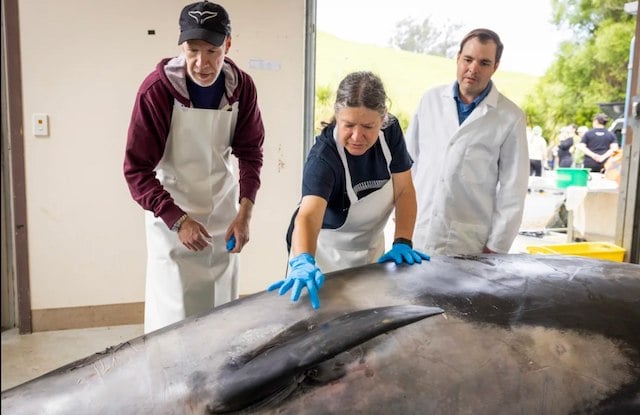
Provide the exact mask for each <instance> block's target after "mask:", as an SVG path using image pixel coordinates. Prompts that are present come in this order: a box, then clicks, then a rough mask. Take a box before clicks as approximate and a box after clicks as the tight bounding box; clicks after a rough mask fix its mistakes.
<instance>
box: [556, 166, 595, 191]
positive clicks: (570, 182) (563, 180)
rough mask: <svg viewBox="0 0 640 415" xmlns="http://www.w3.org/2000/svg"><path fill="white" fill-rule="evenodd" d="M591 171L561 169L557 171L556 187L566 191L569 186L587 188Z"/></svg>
mask: <svg viewBox="0 0 640 415" xmlns="http://www.w3.org/2000/svg"><path fill="white" fill-rule="evenodd" d="M590 171H591V170H589V169H572V168H569V167H559V168H558V170H556V186H557V187H559V188H560V189H564V188H566V187H569V186H586V185H587V182H588V181H589V172H590Z"/></svg>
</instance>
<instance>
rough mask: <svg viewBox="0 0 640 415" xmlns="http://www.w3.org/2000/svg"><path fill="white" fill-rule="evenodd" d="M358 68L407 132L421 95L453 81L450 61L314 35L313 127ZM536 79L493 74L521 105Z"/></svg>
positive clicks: (326, 117)
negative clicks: (378, 86)
mask: <svg viewBox="0 0 640 415" xmlns="http://www.w3.org/2000/svg"><path fill="white" fill-rule="evenodd" d="M360 70H369V71H372V72H374V73H375V74H377V75H378V76H380V78H381V79H382V82H383V83H384V85H385V88H386V90H387V95H388V96H389V98H390V101H391V103H390V108H389V111H390V112H391V113H393V114H395V115H396V116H397V117H398V118H399V119H400V121H401V124H402V126H403V127H404V128H405V129H406V127H407V124H408V121H409V119H410V118H411V117H412V116H413V112H414V111H415V109H416V106H417V105H418V101H419V100H420V97H421V96H422V94H423V93H424V92H425V91H426V90H427V89H428V88H430V87H432V86H435V85H440V84H447V83H451V82H453V80H454V79H455V77H456V63H455V60H453V59H447V58H442V57H439V56H430V55H424V54H420V53H414V52H406V51H403V50H399V49H394V48H385V47H379V46H373V45H367V44H364V43H358V42H350V41H346V40H343V39H340V38H337V37H335V36H333V35H330V34H328V33H324V32H318V36H317V42H316V111H315V125H316V128H318V126H319V123H320V121H328V120H329V119H330V118H331V116H332V114H333V101H334V99H335V91H336V88H337V86H338V84H339V83H340V81H341V80H342V78H344V77H345V76H346V75H347V74H348V73H350V72H353V71H360ZM538 79H539V77H537V76H534V75H529V74H523V73H517V72H506V71H502V70H500V69H498V71H497V72H496V73H495V75H494V76H493V80H494V82H495V84H496V86H497V87H498V90H500V92H502V93H503V94H504V95H505V96H507V97H508V98H509V99H511V100H513V101H514V102H515V103H517V104H519V105H520V104H522V102H523V100H524V97H525V96H526V95H527V94H528V93H529V92H530V91H532V90H533V88H534V86H535V84H536V83H537V82H538Z"/></svg>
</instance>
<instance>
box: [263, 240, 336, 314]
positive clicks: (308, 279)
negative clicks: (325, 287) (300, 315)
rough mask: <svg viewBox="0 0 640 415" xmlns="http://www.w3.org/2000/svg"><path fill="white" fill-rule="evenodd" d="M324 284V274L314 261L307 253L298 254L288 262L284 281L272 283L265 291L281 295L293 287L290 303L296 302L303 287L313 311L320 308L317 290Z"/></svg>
mask: <svg viewBox="0 0 640 415" xmlns="http://www.w3.org/2000/svg"><path fill="white" fill-rule="evenodd" d="M323 283H324V274H323V273H322V271H320V269H319V268H318V266H317V265H316V260H315V259H314V258H313V256H312V255H311V254H309V253H303V254H300V255H298V256H296V257H294V258H291V260H290V261H289V275H287V278H286V279H284V280H280V281H278V282H274V283H273V284H271V285H270V286H269V287H268V288H267V291H273V290H276V289H278V288H279V289H280V290H279V291H278V294H280V295H283V294H285V293H286V292H287V291H289V289H291V288H292V287H293V290H292V291H291V301H293V302H296V301H298V299H299V298H300V293H301V292H302V289H303V288H304V287H307V291H308V292H309V300H310V301H311V306H312V307H313V308H314V309H318V308H320V298H319V297H318V290H320V288H321V287H322V284H323Z"/></svg>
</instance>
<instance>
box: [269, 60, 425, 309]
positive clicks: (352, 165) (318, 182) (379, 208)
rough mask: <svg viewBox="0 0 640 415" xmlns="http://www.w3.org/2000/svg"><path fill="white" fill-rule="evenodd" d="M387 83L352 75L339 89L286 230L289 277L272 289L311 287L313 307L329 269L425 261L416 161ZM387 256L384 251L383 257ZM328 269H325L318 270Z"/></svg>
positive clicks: (282, 291) (294, 292)
mask: <svg viewBox="0 0 640 415" xmlns="http://www.w3.org/2000/svg"><path fill="white" fill-rule="evenodd" d="M386 101H387V96H386V93H385V90H384V86H383V84H382V81H381V80H380V78H379V77H378V76H376V75H375V74H373V73H371V72H353V73H351V74H349V75H347V76H346V77H345V78H344V79H343V80H342V81H341V82H340V85H339V86H338V91H337V93H336V101H335V104H334V120H333V121H332V122H331V123H330V124H328V125H325V126H324V128H323V130H322V132H321V133H320V135H319V136H318V137H316V140H315V144H314V145H313V147H312V148H311V150H310V152H309V155H308V157H307V160H306V163H305V167H304V174H303V179H302V199H301V201H300V204H299V206H298V208H297V209H296V211H295V212H294V214H293V217H292V219H291V224H290V226H289V231H288V232H287V245H288V247H289V249H290V257H291V260H290V261H289V269H288V275H287V277H286V279H284V280H281V281H277V282H276V283H274V284H272V285H270V286H269V287H268V290H269V291H273V290H276V289H279V293H280V295H282V294H285V293H286V292H287V291H288V290H289V289H292V294H291V299H292V300H293V301H297V300H298V298H299V296H300V293H301V290H302V289H303V288H304V287H306V288H307V290H308V292H309V298H310V300H311V304H312V306H313V307H314V308H318V307H320V300H319V297H318V290H319V289H320V287H321V286H322V282H323V281H324V274H323V273H322V272H323V271H324V272H330V271H334V270H338V269H343V268H350V267H356V266H360V265H365V264H369V263H372V262H375V261H376V260H378V262H387V261H394V262H396V263H397V264H401V263H407V264H414V263H420V262H422V260H423V259H425V260H428V259H429V256H428V255H425V254H423V253H422V252H418V251H415V250H414V249H413V245H412V241H411V238H412V236H413V227H414V223H415V216H416V194H415V189H414V187H413V181H412V179H411V164H412V160H411V157H410V156H409V153H408V152H407V148H406V144H405V141H404V135H403V133H402V129H401V127H400V124H399V123H398V120H397V119H396V118H395V117H394V116H392V115H391V114H388V112H387V106H386ZM394 209H395V233H394V238H395V240H394V242H393V246H392V248H391V250H390V251H388V252H387V253H386V254H384V255H382V254H383V252H384V246H385V242H384V228H385V225H386V224H387V221H388V219H389V217H390V215H391V213H392V211H393V210H394ZM381 255H382V256H381ZM320 270H322V271H320Z"/></svg>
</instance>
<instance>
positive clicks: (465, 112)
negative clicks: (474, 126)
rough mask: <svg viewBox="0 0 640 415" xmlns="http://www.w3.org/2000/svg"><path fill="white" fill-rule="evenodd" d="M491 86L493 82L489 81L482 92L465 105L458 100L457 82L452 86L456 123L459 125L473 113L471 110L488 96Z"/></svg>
mask: <svg viewBox="0 0 640 415" xmlns="http://www.w3.org/2000/svg"><path fill="white" fill-rule="evenodd" d="M491 85H493V81H489V83H488V84H487V87H486V88H485V89H484V91H482V93H481V94H480V95H478V96H477V97H476V99H474V100H473V101H471V103H469V104H465V103H464V102H462V100H461V99H460V92H459V90H458V86H459V84H458V81H456V82H455V83H454V84H453V98H454V99H455V100H456V106H457V107H458V123H459V125H461V124H462V123H463V122H464V120H466V119H467V117H468V116H469V115H470V114H471V113H472V112H473V110H474V109H475V108H476V107H477V106H478V105H479V104H480V103H481V102H482V100H483V99H485V97H486V96H487V95H489V91H491Z"/></svg>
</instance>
